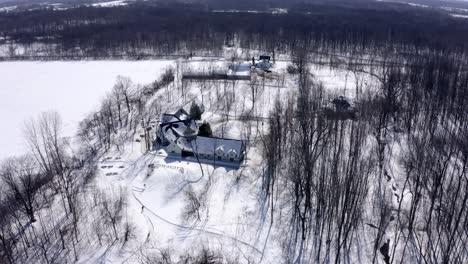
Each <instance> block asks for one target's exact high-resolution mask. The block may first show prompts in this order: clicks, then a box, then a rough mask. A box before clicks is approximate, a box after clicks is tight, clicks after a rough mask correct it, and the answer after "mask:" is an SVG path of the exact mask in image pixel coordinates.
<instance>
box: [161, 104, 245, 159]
mask: <svg viewBox="0 0 468 264" xmlns="http://www.w3.org/2000/svg"><path fill="white" fill-rule="evenodd" d="M157 140H158V143H159V144H160V145H161V146H162V147H163V148H165V150H166V152H167V153H168V154H170V155H180V156H194V157H197V158H198V159H208V160H221V161H229V162H241V161H242V160H243V159H244V152H245V146H244V143H243V141H242V140H235V139H227V138H215V137H203V136H199V135H198V125H197V123H196V122H195V121H194V120H193V119H192V118H191V117H190V115H189V114H188V113H187V111H185V110H184V109H180V110H178V111H177V112H176V113H174V114H163V115H162V116H161V121H160V125H159V129H158V131H157Z"/></svg>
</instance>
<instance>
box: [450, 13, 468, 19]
mask: <svg viewBox="0 0 468 264" xmlns="http://www.w3.org/2000/svg"><path fill="white" fill-rule="evenodd" d="M450 15H451V16H453V17H457V18H468V15H459V14H450Z"/></svg>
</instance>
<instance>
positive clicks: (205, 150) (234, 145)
mask: <svg viewBox="0 0 468 264" xmlns="http://www.w3.org/2000/svg"><path fill="white" fill-rule="evenodd" d="M190 144H191V146H190V147H191V148H193V152H194V153H198V154H206V155H213V154H214V153H215V151H218V150H222V151H223V153H224V154H227V153H228V152H229V151H231V150H232V151H235V152H236V153H237V154H238V153H242V149H243V144H242V141H241V140H235V139H224V138H209V137H197V138H196V139H195V140H192V141H191V142H190Z"/></svg>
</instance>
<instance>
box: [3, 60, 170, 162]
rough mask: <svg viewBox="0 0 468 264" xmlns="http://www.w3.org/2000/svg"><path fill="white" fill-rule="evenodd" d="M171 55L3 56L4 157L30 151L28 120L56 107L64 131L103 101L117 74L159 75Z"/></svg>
mask: <svg viewBox="0 0 468 264" xmlns="http://www.w3.org/2000/svg"><path fill="white" fill-rule="evenodd" d="M172 63H173V62H171V61H141V62H132V61H89V62H0V73H1V84H0V98H1V100H2V102H1V104H0V120H1V122H2V124H1V127H2V132H1V135H2V136H1V137H0V146H1V147H0V160H1V159H4V158H6V157H8V156H11V155H16V154H21V153H22V152H24V151H25V144H24V141H23V133H22V128H23V124H24V121H26V120H28V119H30V118H33V117H36V116H37V115H38V114H39V113H41V112H45V111H57V112H59V114H60V115H61V116H62V119H63V121H64V123H65V129H66V131H64V132H65V135H67V136H73V135H74V133H75V130H76V126H77V123H78V122H79V121H81V120H82V119H83V118H84V117H85V115H86V114H87V113H89V112H90V111H92V110H93V109H94V108H95V107H97V106H98V105H99V101H100V100H101V98H102V97H103V96H104V95H105V94H106V92H109V91H110V90H111V89H112V87H113V85H114V83H115V80H116V77H117V76H118V75H123V76H127V77H130V78H131V79H132V80H134V81H135V82H137V83H142V84H146V83H149V82H152V81H154V80H155V79H156V78H157V77H158V76H159V74H160V73H161V71H162V69H163V68H165V67H167V66H169V65H171V64H172Z"/></svg>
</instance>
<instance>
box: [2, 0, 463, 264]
mask: <svg viewBox="0 0 468 264" xmlns="http://www.w3.org/2000/svg"><path fill="white" fill-rule="evenodd" d="M231 2H233V1H231ZM244 2H245V1H242V2H240V3H238V5H237V6H236V8H238V9H243V8H242V6H243V5H245V6H246V10H249V8H250V9H255V8H258V6H254V5H253V4H252V5H249V4H248V3H244ZM257 4H258V3H257ZM217 5H218V6H217ZM217 5H216V4H212V5H203V4H182V3H180V4H177V3H172V4H171V3H159V4H154V3H151V4H150V3H147V4H143V3H135V4H132V5H129V6H124V7H110V8H94V7H84V6H83V7H78V8H72V9H67V10H60V11H57V10H49V9H39V10H31V11H24V12H11V13H0V45H1V46H3V47H6V49H5V50H6V52H5V53H3V54H1V56H0V59H1V60H5V61H9V60H82V59H131V60H144V59H157V58H171V59H174V58H180V60H188V59H190V58H192V57H196V56H200V57H213V58H216V57H223V56H224V55H223V49H224V48H225V47H226V46H228V47H236V48H239V49H240V50H242V54H241V55H240V56H241V57H242V58H234V57H232V58H229V59H232V61H233V64H234V61H235V60H236V59H245V60H246V61H249V60H250V59H251V57H252V56H253V55H252V54H258V53H267V54H271V55H272V57H273V60H278V61H287V63H288V69H287V72H288V73H287V74H288V76H290V78H291V79H292V80H294V82H293V84H294V85H293V87H292V88H293V89H294V92H291V93H289V94H288V95H287V96H281V97H280V96H277V97H276V98H275V99H274V102H273V101H272V102H271V105H272V107H271V109H270V110H269V111H268V112H269V114H268V115H267V116H263V117H259V116H260V115H261V114H259V113H260V112H261V110H260V109H262V108H264V105H262V104H263V101H262V96H264V94H266V89H267V88H268V87H267V85H265V81H264V80H263V81H261V80H260V79H255V80H251V81H250V82H249V84H248V85H247V90H246V91H247V92H246V93H245V94H241V92H239V90H238V87H239V86H241V84H239V83H236V81H225V82H219V83H210V82H207V81H193V82H184V81H181V80H182V79H181V72H182V71H183V69H181V67H182V66H180V65H179V64H177V67H175V68H168V69H167V70H166V71H165V72H163V73H161V75H160V76H155V81H154V82H153V83H152V84H149V85H138V84H136V83H134V82H133V81H137V80H130V79H129V78H126V77H122V76H119V77H118V78H117V80H116V83H115V85H114V87H113V88H112V91H111V92H109V93H108V95H107V96H106V97H105V98H103V100H102V103H101V105H100V108H99V110H97V111H95V112H93V113H90V114H89V115H88V117H87V118H86V119H84V120H82V122H81V123H80V125H79V131H78V132H77V135H78V137H79V142H80V143H79V146H80V147H79V148H78V149H77V148H72V147H71V145H72V142H70V140H68V139H67V138H63V135H61V129H62V126H63V122H62V120H61V118H60V116H59V114H58V113H55V112H49V113H43V114H41V115H39V116H38V117H37V118H35V119H32V120H30V121H28V122H26V123H25V126H24V137H25V141H26V142H27V145H28V149H29V151H28V153H27V154H25V155H23V156H19V157H12V158H9V159H6V160H4V161H3V162H2V164H1V168H0V181H1V183H2V188H1V189H2V194H1V195H0V199H1V203H0V262H2V263H3V262H4V263H25V262H26V261H28V260H31V257H34V258H37V259H40V260H37V261H38V262H39V263H65V262H74V261H79V260H80V259H81V254H83V252H84V251H86V250H89V248H87V247H86V246H83V244H86V240H87V241H90V240H96V241H98V244H99V246H101V247H104V248H105V247H106V246H108V247H111V246H113V245H116V244H119V243H120V244H121V245H122V248H124V247H125V245H126V243H127V242H129V241H132V240H135V239H136V234H137V229H138V227H137V226H136V225H135V223H133V222H132V221H131V220H130V218H131V214H130V213H129V211H128V208H129V204H130V203H131V201H129V197H131V196H130V195H129V194H128V193H127V192H128V191H129V190H126V189H125V188H114V189H112V190H101V189H99V188H96V187H95V186H94V183H93V182H94V181H95V178H96V171H97V170H98V166H99V165H98V164H99V160H102V158H103V157H104V156H105V155H106V154H105V153H106V152H107V151H109V150H116V151H118V152H124V151H125V148H126V146H127V143H128V142H129V141H132V140H133V138H134V136H135V135H138V134H140V139H139V140H141V141H142V142H143V144H144V148H145V151H146V152H147V153H149V152H151V151H152V148H153V147H154V145H155V141H154V140H155V139H154V136H153V133H154V131H152V130H150V129H145V130H144V131H143V132H140V128H141V127H143V128H148V127H151V125H152V122H154V117H155V116H159V115H161V114H163V111H164V107H166V104H168V102H171V103H173V102H176V100H175V99H174V98H173V97H174V96H177V95H179V97H181V98H183V97H185V96H186V94H188V93H187V92H186V89H189V88H190V85H192V86H193V87H196V90H197V91H199V94H200V95H201V96H202V98H201V99H202V100H203V101H204V104H206V105H211V106H212V108H214V106H216V107H217V109H222V110H223V113H225V115H223V116H222V117H221V118H220V121H219V122H220V123H222V124H223V125H222V128H221V131H222V133H223V134H222V136H224V131H225V130H226V129H227V125H226V124H227V123H228V122H229V121H230V120H231V121H240V122H241V128H242V131H241V134H242V140H244V141H245V142H247V148H246V151H247V153H248V155H250V153H256V152H255V151H256V149H257V148H258V149H259V151H258V152H259V155H260V156H261V162H259V163H258V164H257V163H253V164H255V167H253V168H252V167H249V168H247V169H245V170H246V171H250V172H254V173H253V174H252V175H250V176H248V177H252V178H253V179H252V182H255V184H257V183H258V188H256V191H255V195H256V197H257V206H258V207H257V211H258V212H259V214H260V215H261V219H263V220H265V223H264V225H265V226H269V228H270V229H273V230H275V232H277V234H278V235H277V236H276V239H277V240H278V241H279V242H278V243H279V245H280V250H281V252H280V253H279V254H278V255H281V259H278V262H277V263H356V261H359V258H360V257H361V255H359V253H356V252H360V249H361V248H364V247H367V248H370V249H371V251H372V252H371V255H370V257H367V256H364V255H365V254H364V253H363V256H362V259H361V261H362V262H361V263H387V264H388V263H447V264H448V263H466V262H467V261H468V247H467V243H468V241H467V240H468V212H467V210H468V208H467V204H468V203H467V202H468V57H467V55H468V46H467V45H468V20H466V19H455V18H453V17H451V16H449V15H447V14H446V13H443V12H439V11H437V10H433V9H427V10H421V9H416V8H413V7H407V6H403V5H400V4H397V3H386V4H377V3H374V2H373V3H370V4H369V3H367V2H366V1H363V3H361V2H359V4H355V5H349V3H341V4H339V3H336V4H335V5H332V4H330V5H328V4H322V3H319V2H314V3H311V4H300V3H292V2H291V5H290V6H288V12H287V13H286V14H276V13H268V12H265V13H262V12H259V13H249V12H214V10H216V9H225V10H228V9H229V8H231V7H230V4H229V3H224V2H222V3H218V4H217ZM260 6H264V5H260ZM232 8H234V7H232ZM187 25H189V26H187ZM317 65H320V66H326V67H329V68H332V69H341V70H345V71H346V72H348V73H349V74H350V75H353V76H354V77H355V78H354V80H355V83H354V85H353V89H354V90H352V91H351V92H352V94H353V95H354V102H353V107H354V108H355V109H356V111H355V112H353V113H352V114H351V115H350V116H351V117H350V116H347V115H343V114H334V113H332V114H330V113H327V112H326V109H324V105H327V103H328V102H330V101H331V100H333V98H334V95H333V94H331V93H329V92H328V90H327V89H325V87H324V85H323V84H322V83H321V82H320V81H319V80H318V77H317V76H316V75H315V74H314V67H317ZM362 74H366V76H371V77H372V78H375V79H377V80H378V82H377V83H378V84H377V86H376V87H374V88H375V89H374V90H370V89H368V87H366V85H368V84H367V81H365V80H364V79H359V78H358V77H359V76H362ZM283 82H284V80H283ZM278 83H279V81H278ZM210 89H211V90H212V91H213V92H212V93H209V94H208V95H209V96H208V98H206V97H203V96H206V94H207V90H210ZM174 94H175V95H174ZM215 94H216V96H215ZM278 94H279V93H278ZM213 98H215V99H213ZM183 100H184V101H188V99H185V98H183ZM242 100H243V101H242ZM207 102H209V103H207ZM239 102H240V103H239ZM246 102H247V103H246ZM238 104H242V111H240V110H239V111H238V108H236V107H237V106H238ZM195 110H196V111H195ZM195 110H193V111H194V112H197V116H201V110H199V109H195ZM191 112H192V109H191ZM233 113H234V114H233ZM330 115H331V116H330ZM204 125H205V123H204ZM206 126H208V125H206ZM259 127H261V128H262V129H260V128H259ZM263 127H265V129H263ZM205 129H209V130H208V132H205V133H207V134H208V135H211V134H212V133H213V132H214V133H217V132H219V131H217V130H215V129H213V131H211V128H210V127H209V126H208V128H206V127H205ZM254 131H255V132H254ZM218 135H219V133H218ZM250 148H252V149H254V150H252V151H251V150H250ZM252 155H253V154H252ZM197 159H198V157H197ZM146 165H147V164H146V163H145V166H146ZM200 168H202V165H201V164H200ZM240 170H241V171H240V172H239V173H238V174H236V175H237V178H236V179H235V181H236V182H240V181H243V180H245V178H246V177H247V176H245V175H246V173H244V172H243V170H244V168H241V169H240ZM213 175H214V170H213V171H210V170H203V169H202V176H200V177H205V178H208V180H207V182H206V183H205V185H203V186H202V187H201V188H200V189H197V188H192V186H191V185H190V184H191V183H192V182H190V183H187V186H188V187H187V188H186V189H182V188H181V190H183V192H181V193H183V196H184V202H185V204H184V210H183V218H184V219H185V221H186V222H192V221H193V222H195V223H197V222H202V221H203V219H204V218H205V217H206V218H207V217H208V215H209V212H208V211H209V199H207V196H208V195H209V193H210V190H211V189H210V188H213V187H212V186H214V185H215V180H214V179H212V178H213ZM193 182H196V181H193ZM213 182H214V183H213ZM237 184H239V183H237ZM255 184H252V185H255ZM255 186H257V185H255ZM184 187H185V186H184ZM59 207H60V208H61V210H60V213H57V210H56V208H59ZM144 210H147V209H146V208H145V207H144V206H142V208H141V211H142V213H143V212H144ZM39 211H41V212H42V213H38V212H39ZM44 212H48V213H47V214H44ZM91 212H99V213H98V214H99V216H100V217H97V218H90V217H88V216H87V215H89V214H91ZM43 217H46V218H47V219H42V218H43ZM197 228H198V227H197ZM272 232H273V231H272ZM269 235H270V231H268V236H267V238H268V237H269ZM85 236H88V237H87V238H84V237H85ZM89 236H92V237H93V238H92V239H90V238H89ZM149 238H150V234H149V233H148V239H147V241H150V240H149ZM147 241H145V243H146V242H147ZM153 242H154V241H153ZM155 244H156V243H155ZM265 245H266V243H265ZM157 249H158V250H157V251H151V250H150V248H148V247H144V246H141V247H140V248H139V250H138V251H137V253H134V254H132V256H133V257H135V259H138V260H137V261H135V263H261V262H262V260H263V258H264V255H263V254H262V256H261V258H259V259H249V258H248V257H246V256H244V257H245V259H241V260H239V259H230V258H229V257H228V256H227V255H226V254H224V252H222V251H217V250H211V249H210V248H205V247H202V248H200V249H199V250H198V251H197V252H192V253H189V252H187V254H186V255H183V256H178V258H177V259H176V258H175V257H174V256H172V255H171V248H157ZM228 251H229V252H230V250H227V249H226V252H228ZM64 252H65V253H64ZM351 256H352V257H351ZM262 263H263V262H262Z"/></svg>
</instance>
